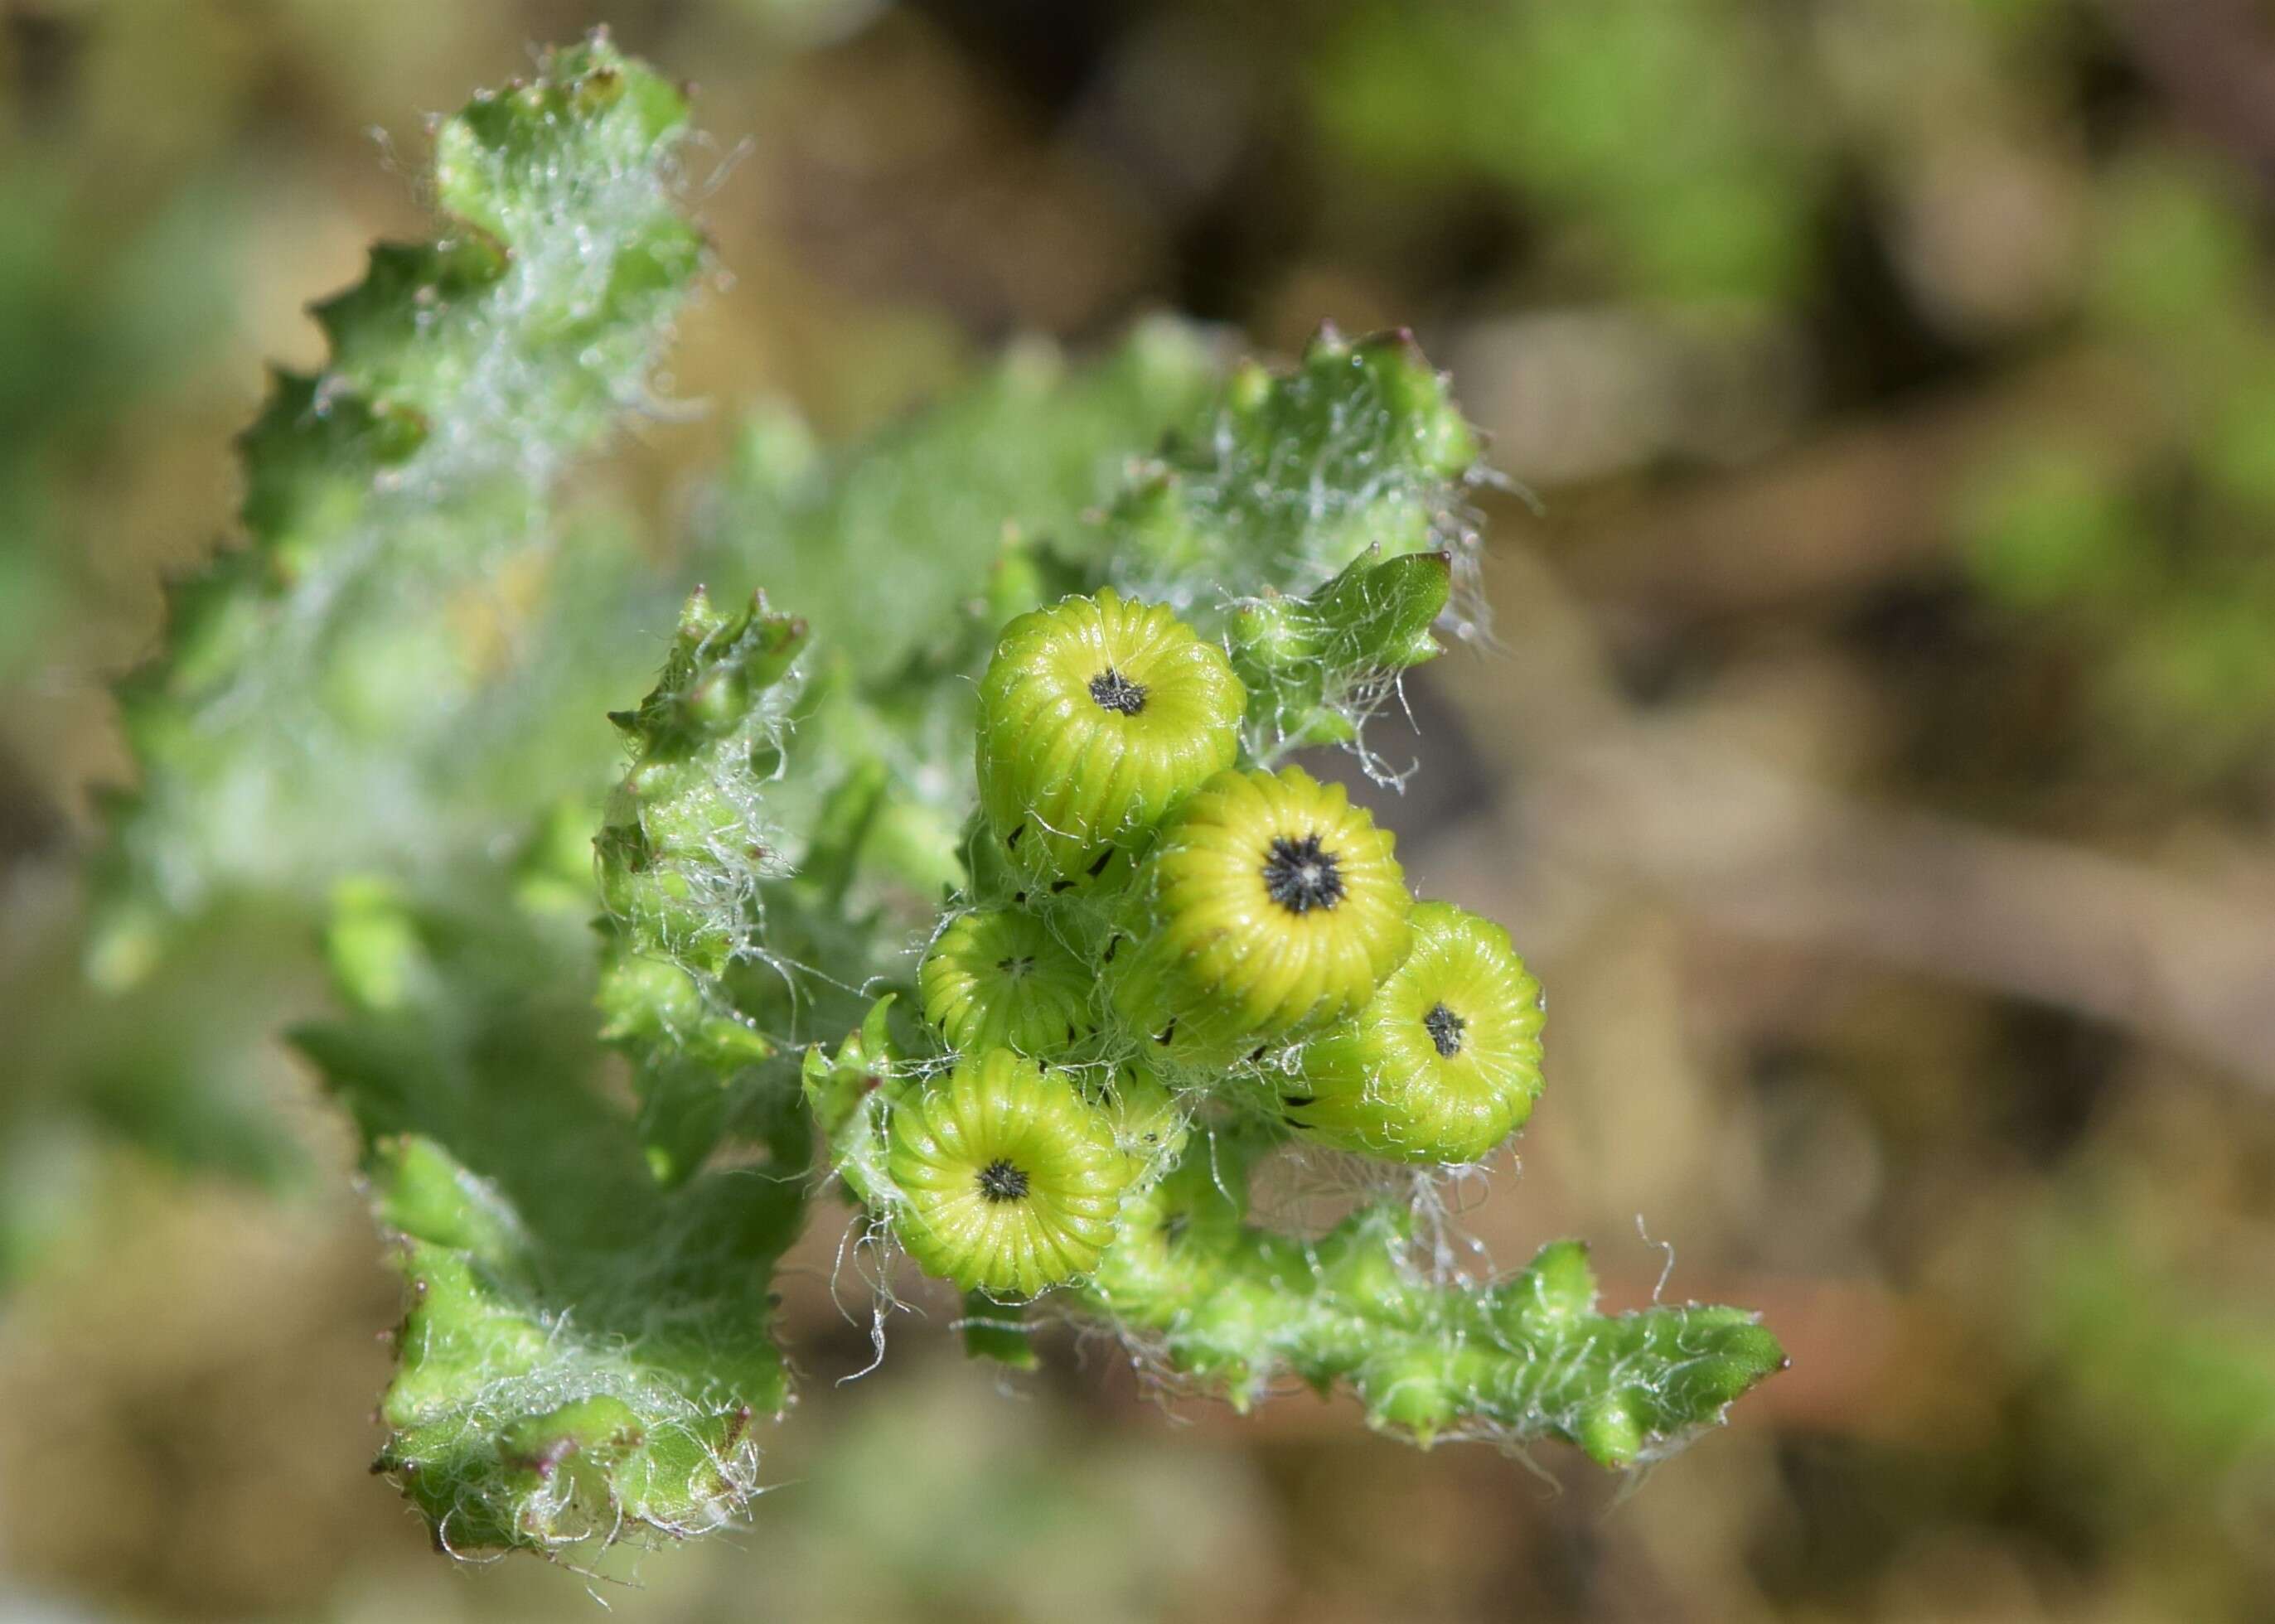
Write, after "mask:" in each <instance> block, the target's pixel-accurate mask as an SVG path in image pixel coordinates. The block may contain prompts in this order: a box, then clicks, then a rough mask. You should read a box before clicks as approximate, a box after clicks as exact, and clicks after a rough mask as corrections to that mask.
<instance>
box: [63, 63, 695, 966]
mask: <svg viewBox="0 0 2275 1624" xmlns="http://www.w3.org/2000/svg"><path fill="white" fill-rule="evenodd" d="M684 112H685V110H684V104H683V102H682V101H681V98H680V96H679V94H678V93H677V92H676V90H674V89H672V88H671V87H669V85H668V84H666V83H665V82H664V81H663V80H661V79H658V78H657V77H656V76H655V75H654V74H653V73H651V72H649V71H648V70H646V68H643V67H641V66H640V65H639V64H636V63H633V62H631V61H630V60H629V59H627V58H625V57H623V56H621V55H620V54H619V53H618V52H616V49H614V48H613V47H612V46H610V45H609V44H608V42H607V41H606V39H605V38H603V37H601V36H595V37H594V38H593V40H592V41H590V42H587V43H586V44H585V45H582V46H579V47H577V48H574V49H567V50H562V51H556V52H554V53H552V54H551V55H550V56H548V57H547V59H546V61H545V63H544V64H543V66H542V68H541V70H540V72H539V73H538V75H537V76H536V77H535V78H534V79H532V80H530V81H529V82H528V83H526V84H525V85H521V86H519V87H516V88H514V89H512V90H510V91H507V92H503V93H499V94H485V95H483V96H481V97H479V98H477V100H476V101H475V102H474V103H473V104H472V106H471V107H469V108H468V109H467V110H465V112H464V113H462V114H460V115H459V116H458V117H456V118H453V119H450V120H449V121H447V122H446V123H445V124H444V125H442V129H441V132H440V133H439V134H438V137H437V142H436V145H437V159H436V165H437V168H436V178H435V197H436V199H437V201H438V202H439V204H440V205H441V207H442V209H443V210H444V211H445V214H444V217H443V218H442V220H441V221H440V222H438V225H437V229H436V231H435V235H434V236H433V237H431V238H428V239H427V240H425V241H423V242H419V243H412V244H403V245H385V246H382V247H381V248H379V249H378V250H376V251H375V252H374V254H373V257H372V261H371V267H370V269H369V271H368V272H367V276H366V277H365V279H364V281H363V282H362V283H360V284H359V285H358V286H357V287H355V288H353V289H351V290H350V291H347V292H345V293H343V294H341V295H339V296H338V297H336V298H332V299H330V300H328V301H326V302H325V303H323V304H321V305H319V306H317V307H316V311H315V313H316V318H317V321H318V322H319V323H320V325H321V327H322V328H323V329H324V331H325V334H326V336H327V337H328V338H329V342H330V345H331V354H330V359H329V361H328V362H327V363H326V365H325V366H323V367H322V368H321V370H320V371H318V372H316V373H314V374H280V375H279V376H278V378H277V380H276V388H275V390H274V392H273V393H272V395H271V397H270V399H269V401H268V406H267V408H266V409H265V410H264V411H263V412H262V413H261V417H260V419H259V420H258V421H257V422H256V423H255V424H254V425H253V427H252V428H251V429H250V430H249V431H248V432H247V433H246V435H245V437H244V441H243V444H242V454H243V459H244V465H245V480H246V496H245V503H244V508H243V512H242V521H243V525H244V531H245V538H244V545H243V546H242V547H240V548H236V549H233V550H231V551H226V552H223V553H222V554H220V555H217V556H216V557H215V559H214V560H213V561H212V562H211V563H209V564H208V565H207V566H206V567H205V568H204V569H203V570H200V571H199V572H197V573H196V574H194V575H193V576H191V577H190V578H187V579H185V580H184V581H182V582H180V583H178V584H177V585H175V586H174V587H172V588H171V590H170V593H169V606H168V607H169V613H168V630H167V636H166V643H165V648H164V652H162V653H161V654H160V655H159V656H158V657H157V658H156V659H155V660H154V661H152V662H151V663H150V664H149V665H147V666H146V667H145V668H142V669H141V670H140V671H139V672H137V673H136V674H135V675H134V676H132V677H131V678H130V679H128V680H127V681H126V682H125V684H122V685H121V687H120V690H119V703H120V707H121V719H122V721H123V722H124V724H125V730H126V734H127V736H128V739H129V741H130V743H131V744H132V748H133V752H134V755H135V758H136V761H137V764H138V767H139V768H140V786H139V789H137V791H136V792H135V793H134V795H132V797H126V798H125V799H123V800H122V801H121V803H120V804H119V807H118V810H117V815H116V816H115V817H114V819H113V820H112V831H111V834H112V839H111V847H110V853H109V855H108V857H107V860H106V862H105V864H104V865H103V866H104V875H105V885H104V888H103V892H104V895H103V906H102V920H101V927H100V929H99V931H98V933H97V936H96V939H95V940H94V943H93V945H92V946H91V948H90V951H89V962H90V964H91V966H92V968H93V970H94V974H95V976H96V978H97V980H98V981H99V982H100V983H102V984H103V985H106V986H125V985H127V984H129V983H131V982H132V981H133V980H135V979H137V978H139V977H140V976H141V975H143V974H145V973H147V971H149V969H150V968H151V967H152V965H153V964H154V963H155V961H156V959H157V958H158V956H160V955H161V954H162V952H163V951H164V949H165V944H166V941H167V940H168V938H169V937H170V935H171V934H172V933H175V932H176V930H177V929H178V925H179V922H180V921H182V920H184V919H185V918H190V917H192V916H194V915H196V914H198V913H199V912H200V911H202V910H207V909H208V908H211V907H213V906H214V905H215V904H216V903H220V902H225V901H227V900H228V899H229V898H231V896H234V895H246V894H263V895H270V896H275V897H278V898H280V899H284V900H288V901H290V902H291V903H294V904H296V905H299V906H302V907H304V908H306V909H307V910H309V911H311V912H314V911H315V910H318V909H320V908H321V899H322V897H323V895H324V893H325V892H326V890H327V889H328V888H329V884H330V882H331V880H332V879H333V878H334V877H335V876H336V875H338V874H340V873H343V872H359V871H367V870H377V869H384V870H388V871H391V872H397V873H401V874H404V875H406V876H411V875H419V876H428V877H433V878H435V879H437V880H442V874H443V872H444V871H446V870H448V869H450V867H451V866H452V865H454V864H457V863H459V862H463V861H471V862H474V863H477V864H479V863H480V862H481V861H484V860H486V854H487V852H488V850H491V849H492V847H493V845H494V843H495V841H496V840H497V838H498V837H499V836H500V835H502V834H504V833H505V832H507V831H509V830H510V829H512V828H513V827H517V826H518V823H519V822H520V821H522V820H524V819H525V818H526V816H527V814H528V812H529V810H530V809H531V807H532V805H533V802H532V801H530V800H527V799H518V797H536V798H537V799H538V800H542V799H545V798H548V797H550V796H552V795H554V794H556V793H559V792H561V791H563V790H568V789H579V788H586V787H597V783H598V782H600V775H601V773H602V772H604V771H605V767H606V754H605V742H604V741H602V740H600V739H598V738H596V737H595V736H593V734H592V732H591V730H590V729H589V723H588V721H587V718H586V714H582V713H580V710H579V708H578V706H576V705H575V704H574V703H573V700H574V699H575V698H576V697H577V696H578V694H579V693H582V692H586V691H590V688H589V684H591V683H592V682H593V679H594V677H595V676H598V677H599V678H600V679H601V681H602V682H607V681H608V680H610V678H611V676H612V672H611V670H610V668H609V666H608V661H607V660H606V659H605V658H603V657H602V655H603V653H604V651H605V649H606V648H607V647H608V645H609V641H610V639H609V638H608V635H607V634H608V631H609V630H610V629H612V628H613V627H617V626H622V625H624V624H625V623H626V621H625V616H626V612H627V610H631V611H633V612H635V613H637V612H639V611H643V610H644V609H645V607H646V605H645V602H644V599H645V595H646V590H647V589H646V586H645V584H644V582H643V580H642V566H641V565H639V562H638V559H637V555H636V554H635V553H634V551H633V550H632V549H631V548H629V547H628V546H625V545H624V543H623V541H622V540H620V539H617V538H614V537H610V536H608V535H605V534H602V533H597V532H589V531H588V532H586V533H580V534H578V536H576V538H575V540H574V543H573V545H572V546H571V548H559V547H557V546H556V527H555V525H553V523H552V516H551V514H550V511H549V499H550V496H551V494H552V491H553V488H554V487H555V485H556V482H557V480H558V479H559V476H560V474H561V473H562V472H563V469H564V468H565V467H566V466H567V465H569V464H570V463H571V462H572V461H573V460H574V459H575V458H577V457H579V456H581V455H583V454H585V453H586V452H588V451H590V450H591V449H593V447H595V446H596V445H597V444H598V443H599V442H601V439H602V438H603V437H604V436H605V435H606V434H607V433H608V430H609V429H610V427H612V426H613V425H614V424H616V422H617V421H618V420H619V419H622V418H623V417H624V415H625V413H626V412H628V411H630V410H631V409H632V408H634V407H636V406H637V405H638V404H639V403H640V402H641V400H642V399H643V398H644V397H645V395H646V390H647V387H648V377H649V374H650V372H651V371H652V369H653V367H654V362H655V360H656V358H657V356H658V354H659V353H660V351H661V345H662V343H663V340H664V338H665V337H666V336H667V335H668V333H669V328H670V323H671V321H672V317H673V315H674V313H675V312H676V310H677V308H678V306H679V304H680V301H681V298H682V296H683V294H684V291H685V289H686V287H687V285H688V283H689V282H690V280H691V279H692V276H693V274H694V272H695V270H696V268H697V267H698V264H699V260H700V255H701V245H700V239H699V237H698V236H697V234H696V233H695V231H694V229H693V228H692V226H691V225H690V224H689V223H687V221H686V220H685V219H684V217H683V215H682V214H681V212H680V208H679V203H678V199H677V196H676V184H677V183H676V151H677V146H678V141H679V139H680V133H681V128H682V125H683V121H684ZM596 575H598V576H600V577H603V578H605V579H604V580H596V579H595V576H596ZM556 662H557V663H556ZM571 729H574V731H573V732H571ZM449 883H450V881H449V880H442V884H443V885H444V886H447V885H448V884H449Z"/></svg>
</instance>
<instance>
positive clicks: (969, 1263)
mask: <svg viewBox="0 0 2275 1624" xmlns="http://www.w3.org/2000/svg"><path fill="white" fill-rule="evenodd" d="M886 1165H887V1169H888V1172H889V1173H890V1174H891V1175H892V1180H893V1182H894V1183H895V1184H896V1186H897V1187H898V1188H899V1190H900V1192H901V1194H902V1195H903V1197H905V1200H906V1205H905V1207H904V1208H903V1211H902V1212H901V1214H900V1216H899V1220H898V1223H897V1225H896V1227H897V1230H898V1233H899V1235H900V1238H901V1243H902V1244H903V1246H905V1247H907V1248H908V1250H909V1255H910V1256H911V1257H912V1258H915V1259H916V1260H917V1261H918V1263H919V1264H921V1265H924V1267H925V1269H926V1271H927V1272H928V1273H933V1274H938V1275H942V1276H945V1277H946V1278H947V1279H949V1280H954V1281H955V1282H956V1285H958V1286H960V1287H962V1288H964V1290H966V1291H972V1290H980V1291H988V1292H993V1293H996V1294H998V1295H1005V1296H1023V1297H1024V1296H1032V1295H1035V1294H1036V1293H1037V1292H1039V1291H1041V1290H1043V1289H1045V1288H1047V1287H1051V1286H1055V1285H1059V1284H1061V1283H1062V1282H1064V1281H1066V1280H1073V1279H1074V1278H1076V1277H1077V1275H1081V1274H1084V1273H1087V1272H1088V1271H1089V1270H1090V1268H1091V1267H1092V1265H1094V1264H1096V1263H1097V1261H1098V1258H1099V1254H1100V1252H1101V1251H1103V1250H1105V1248H1106V1245H1107V1242H1108V1241H1110V1240H1112V1239H1113V1237H1114V1215H1115V1211H1116V1209H1117V1208H1118V1207H1119V1206H1120V1205H1121V1201H1122V1189H1123V1187H1124V1186H1125V1185H1127V1184H1128V1182H1130V1164H1129V1160H1128V1159H1127V1158H1126V1157H1125V1156H1124V1155H1123V1154H1122V1151H1121V1150H1120V1149H1119V1147H1117V1146H1116V1145H1115V1142H1114V1134H1113V1131H1112V1129H1111V1128H1110V1127H1109V1126H1108V1125H1107V1122H1106V1119H1105V1118H1104V1116H1103V1115H1102V1114H1100V1112H1098V1111H1097V1110H1096V1109H1094V1108H1093V1107H1091V1106H1089V1105H1088V1104H1086V1103H1085V1101H1084V1100H1083V1099H1082V1096H1081V1095H1080V1094H1078V1093H1077V1092H1076V1091H1075V1089H1074V1086H1073V1084H1070V1083H1069V1082H1068V1081H1067V1080H1066V1079H1065V1078H1064V1077H1063V1076H1059V1075H1056V1074H1054V1073H1051V1072H1047V1071H1045V1070H1044V1069H1042V1068H1041V1067H1040V1066H1039V1065H1037V1064H1036V1063H1035V1062H1034V1061H1031V1060H1026V1059H1024V1058H1022V1057H1021V1056H1019V1055H1017V1054H1013V1053H1012V1052H1011V1051H1010V1050H1009V1049H991V1050H989V1051H987V1052H986V1054H981V1055H979V1056H977V1057H976V1058H971V1059H966V1060H964V1061H962V1062H960V1063H959V1064H958V1065H957V1066H956V1068H955V1069H953V1070H952V1071H950V1072H949V1073H948V1074H947V1075H946V1076H941V1077H935V1078H933V1080H932V1081H930V1082H929V1083H927V1084H925V1085H924V1086H923V1087H922V1088H920V1089H918V1091H915V1092H913V1093H911V1095H909V1096H908V1097H907V1098H906V1099H903V1100H902V1101H901V1103H900V1104H899V1106H898V1107H896V1108H895V1110H894V1113H893V1122H892V1145H891V1149H890V1150H889V1152H888V1155H887V1163H886Z"/></svg>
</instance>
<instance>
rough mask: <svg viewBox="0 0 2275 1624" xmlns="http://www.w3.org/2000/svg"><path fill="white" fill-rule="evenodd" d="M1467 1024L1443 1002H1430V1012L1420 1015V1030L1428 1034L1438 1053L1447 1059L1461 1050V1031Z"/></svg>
mask: <svg viewBox="0 0 2275 1624" xmlns="http://www.w3.org/2000/svg"><path fill="white" fill-rule="evenodd" d="M1469 1024H1470V1023H1468V1022H1467V1021H1465V1020H1463V1019H1462V1017H1461V1016H1458V1015H1455V1013H1454V1012H1453V1011H1452V1010H1451V1009H1448V1008H1446V1006H1445V1005H1443V1004H1432V1005H1431V1006H1430V1013H1429V1014H1427V1015H1425V1016H1423V1017H1422V1030H1423V1031H1426V1032H1428V1033H1429V1034H1430V1041H1431V1042H1432V1043H1434V1044H1436V1045H1437V1046H1438V1053H1439V1054H1440V1055H1441V1056H1442V1057H1444V1058H1445V1059H1447V1060H1451V1059H1453V1058H1454V1056H1455V1055H1456V1054H1460V1053H1461V1052H1462V1033H1463V1031H1465V1030H1467V1029H1468V1027H1469Z"/></svg>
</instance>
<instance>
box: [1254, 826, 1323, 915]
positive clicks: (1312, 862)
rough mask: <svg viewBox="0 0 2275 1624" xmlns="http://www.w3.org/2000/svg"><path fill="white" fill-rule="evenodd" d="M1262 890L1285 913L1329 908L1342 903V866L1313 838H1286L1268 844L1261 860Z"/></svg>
mask: <svg viewBox="0 0 2275 1624" xmlns="http://www.w3.org/2000/svg"><path fill="white" fill-rule="evenodd" d="M1264 889H1265V891H1266V893H1267V894H1268V895H1270V896H1271V898H1272V900H1273V901H1274V902H1275V903H1279V904H1280V906H1281V907H1282V908H1285V909H1286V910H1288V911H1289V913H1309V912H1311V910H1312V909H1314V908H1332V907H1334V905H1335V904H1336V903H1340V902H1341V901H1342V900H1343V865H1342V860H1341V859H1340V858H1338V857H1336V856H1335V854H1334V852H1332V851H1329V850H1326V848H1325V847H1323V846H1321V845H1320V844H1319V836H1318V835H1305V836H1304V838H1303V839H1301V840H1289V838H1288V837H1287V836H1286V835H1281V837H1280V838H1279V839H1277V840H1275V841H1274V842H1272V848H1271V850H1269V851H1267V852H1266V854H1265V857H1264Z"/></svg>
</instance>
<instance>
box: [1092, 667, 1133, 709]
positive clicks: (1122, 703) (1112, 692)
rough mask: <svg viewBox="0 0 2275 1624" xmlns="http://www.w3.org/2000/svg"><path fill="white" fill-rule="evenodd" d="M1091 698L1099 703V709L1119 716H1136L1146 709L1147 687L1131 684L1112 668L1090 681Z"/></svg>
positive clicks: (1101, 672)
mask: <svg viewBox="0 0 2275 1624" xmlns="http://www.w3.org/2000/svg"><path fill="white" fill-rule="evenodd" d="M1090 697H1091V698H1092V699H1095V700H1097V701H1098V708H1099V709H1100V710H1104V711H1112V712H1113V713H1114V714H1115V715H1117V716H1135V715H1136V714H1138V712H1139V711H1142V710H1144V709H1145V684H1143V683H1133V682H1131V681H1130V679H1129V678H1128V677H1126V676H1122V673H1121V672H1119V671H1117V670H1115V668H1113V667H1112V666H1108V667H1107V668H1106V669H1104V670H1103V671H1100V673H1099V674H1098V675H1097V676H1093V677H1092V678H1091V679H1090Z"/></svg>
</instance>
